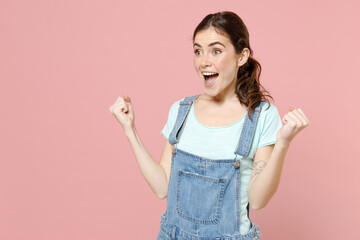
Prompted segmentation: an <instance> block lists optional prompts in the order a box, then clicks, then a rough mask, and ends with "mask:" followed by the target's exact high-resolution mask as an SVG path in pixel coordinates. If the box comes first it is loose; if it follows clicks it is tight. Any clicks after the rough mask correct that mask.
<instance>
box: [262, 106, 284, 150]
mask: <svg viewBox="0 0 360 240" xmlns="http://www.w3.org/2000/svg"><path fill="white" fill-rule="evenodd" d="M267 107H268V104H265V105H264V107H263V108H262V111H261V113H260V114H261V115H263V116H262V121H261V132H260V137H259V144H258V148H260V147H264V146H266V145H270V144H274V143H276V134H277V132H278V131H279V129H280V128H281V127H282V125H283V124H282V122H281V117H280V114H279V111H278V109H277V108H276V107H275V106H274V105H272V104H270V107H269V109H267ZM259 120H260V119H259Z"/></svg>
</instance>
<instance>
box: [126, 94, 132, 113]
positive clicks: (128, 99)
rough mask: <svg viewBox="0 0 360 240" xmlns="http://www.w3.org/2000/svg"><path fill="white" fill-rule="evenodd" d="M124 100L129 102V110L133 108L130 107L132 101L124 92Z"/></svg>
mask: <svg viewBox="0 0 360 240" xmlns="http://www.w3.org/2000/svg"><path fill="white" fill-rule="evenodd" d="M124 100H125V101H126V102H127V103H128V104H129V110H131V111H132V110H133V107H132V102H131V98H130V97H129V96H128V95H127V94H125V95H124Z"/></svg>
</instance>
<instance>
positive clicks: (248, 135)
mask: <svg viewBox="0 0 360 240" xmlns="http://www.w3.org/2000/svg"><path fill="white" fill-rule="evenodd" d="M265 102H266V101H264V100H261V102H260V103H259V105H258V106H257V107H256V108H255V111H254V112H253V114H252V120H250V118H249V115H248V114H246V118H245V122H244V126H243V128H242V130H241V136H240V140H239V143H238V145H237V147H236V149H235V152H234V153H235V154H238V155H241V156H242V157H247V156H248V155H249V152H250V148H251V144H252V140H253V138H254V133H255V129H256V125H257V122H258V119H259V116H260V111H261V108H262V106H263V105H264V103H265Z"/></svg>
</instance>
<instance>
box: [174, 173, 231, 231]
mask: <svg viewBox="0 0 360 240" xmlns="http://www.w3.org/2000/svg"><path fill="white" fill-rule="evenodd" d="M225 183H226V179H225V178H217V177H210V176H205V175H200V174H197V173H192V172H188V171H183V170H180V169H179V170H178V179H177V190H176V211H177V213H178V214H179V215H180V216H182V217H183V218H185V219H187V220H189V221H192V222H196V223H202V224H216V223H217V222H218V221H219V218H220V214H221V206H222V202H223V198H224V187H225Z"/></svg>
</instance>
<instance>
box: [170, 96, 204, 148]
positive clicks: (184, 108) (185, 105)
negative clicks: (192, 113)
mask: <svg viewBox="0 0 360 240" xmlns="http://www.w3.org/2000/svg"><path fill="white" fill-rule="evenodd" d="M198 96H200V94H198V95H194V96H190V97H186V98H185V99H184V100H182V101H181V102H180V106H179V111H178V114H177V117H176V122H175V125H174V127H173V129H172V131H171V133H170V135H169V143H170V144H175V143H178V142H179V139H180V136H181V132H182V129H183V128H181V127H182V126H183V125H184V122H185V120H186V117H187V115H188V113H189V110H190V108H191V104H192V103H193V101H195V99H196V98H197V97H198Z"/></svg>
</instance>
